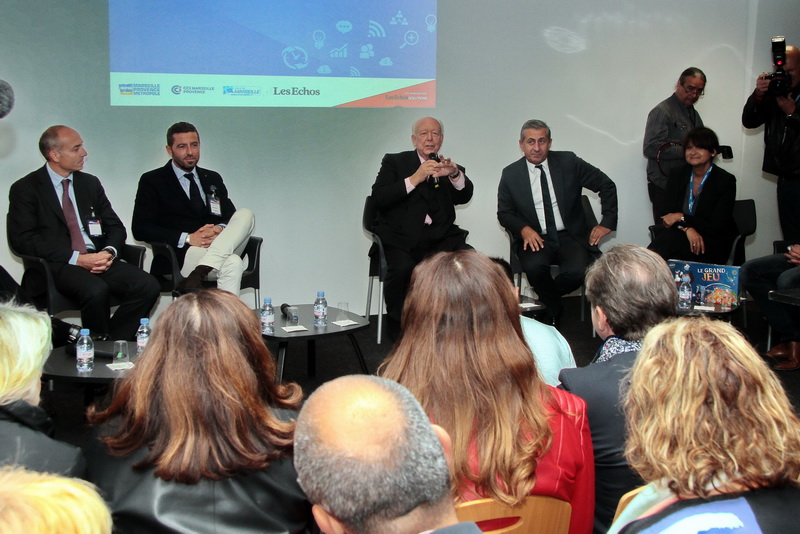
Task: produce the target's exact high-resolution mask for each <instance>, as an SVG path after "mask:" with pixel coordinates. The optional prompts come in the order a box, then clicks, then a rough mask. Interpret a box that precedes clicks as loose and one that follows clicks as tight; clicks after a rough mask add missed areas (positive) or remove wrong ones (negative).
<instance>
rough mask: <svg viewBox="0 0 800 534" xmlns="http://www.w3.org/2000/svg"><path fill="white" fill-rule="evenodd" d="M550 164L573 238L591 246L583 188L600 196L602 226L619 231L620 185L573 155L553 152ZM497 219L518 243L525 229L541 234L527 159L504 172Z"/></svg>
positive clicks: (557, 197)
mask: <svg viewBox="0 0 800 534" xmlns="http://www.w3.org/2000/svg"><path fill="white" fill-rule="evenodd" d="M547 164H548V167H549V168H550V174H551V175H552V180H553V189H555V196H556V199H557V200H558V209H559V211H560V212H561V217H562V219H563V220H564V228H565V229H566V231H567V232H569V234H570V236H572V238H573V239H575V240H576V241H578V242H579V243H583V244H584V245H585V246H586V248H588V249H590V250H592V251H596V250H597V247H592V246H590V245H589V232H591V230H592V229H591V228H590V227H589V225H588V224H587V222H586V218H585V217H584V213H583V204H582V202H581V194H582V191H583V189H584V188H586V189H589V190H590V191H594V192H595V193H598V194H599V195H600V202H601V211H602V219H601V220H600V223H599V224H600V226H605V227H606V228H609V229H611V230H615V229H616V228H617V186H616V185H614V182H612V181H611V178H609V177H608V176H606V174H605V173H604V172H603V171H601V170H600V169H598V168H596V167H593V166H592V165H590V164H588V163H586V162H585V161H583V160H582V159H581V158H579V157H578V156H576V155H575V154H574V153H573V152H559V151H551V152H550V153H549V154H548V156H547ZM497 220H498V221H500V224H501V225H502V226H503V227H504V228H505V229H507V230H508V231H510V232H511V233H512V234H513V235H514V237H515V238H516V239H517V240H519V239H520V236H521V232H522V229H523V228H524V227H525V226H530V227H531V228H533V229H534V230H536V231H537V232H538V233H540V234H541V233H542V226H541V224H540V223H539V217H538V216H537V215H536V207H535V206H534V204H533V192H532V191H531V180H530V174H529V173H528V165H527V161H526V159H525V158H524V157H522V158H520V159H518V160H517V161H515V162H514V163H512V164H511V165H509V166H507V167H506V168H505V169H503V174H502V176H501V177H500V185H499V187H498V189H497Z"/></svg>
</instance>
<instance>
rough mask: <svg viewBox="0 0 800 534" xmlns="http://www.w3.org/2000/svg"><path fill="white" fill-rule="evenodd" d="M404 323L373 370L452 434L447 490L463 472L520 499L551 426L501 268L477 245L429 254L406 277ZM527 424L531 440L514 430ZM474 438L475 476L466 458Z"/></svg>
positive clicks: (498, 493)
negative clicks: (411, 397) (451, 468)
mask: <svg viewBox="0 0 800 534" xmlns="http://www.w3.org/2000/svg"><path fill="white" fill-rule="evenodd" d="M402 323H403V324H402V332H401V334H400V337H399V338H398V340H397V344H396V345H395V347H394V349H393V350H392V353H391V354H390V356H389V358H388V359H387V360H386V361H385V362H384V363H383V364H382V365H381V369H380V370H379V372H380V374H382V375H383V376H385V377H386V378H390V379H393V380H396V381H398V382H399V383H401V384H403V385H404V386H405V387H407V388H408V389H409V390H410V391H411V393H412V394H413V395H414V396H415V397H416V398H417V399H419V401H420V404H422V406H423V408H424V409H425V410H426V412H427V413H428V415H429V416H430V417H431V419H432V420H434V421H436V423H437V424H439V425H441V426H442V427H443V428H444V429H445V430H447V431H448V432H449V433H450V435H451V436H452V438H453V459H454V474H453V478H452V483H453V484H452V485H453V488H454V490H456V491H457V492H458V491H459V481H461V480H464V479H470V480H473V481H474V482H475V484H476V486H477V487H478V488H479V489H480V490H482V491H484V492H485V493H486V494H487V495H490V496H491V497H492V498H496V499H497V500H502V501H503V502H518V501H519V499H521V498H522V497H524V496H525V495H527V494H528V492H529V491H530V489H531V487H532V485H533V473H534V471H535V469H536V459H537V458H538V457H539V456H540V455H541V454H543V453H544V451H546V450H547V448H548V447H549V444H550V442H551V433H550V429H549V427H548V426H547V416H546V414H545V413H544V409H543V407H542V406H543V402H545V401H546V400H547V395H548V394H549V393H548V392H547V388H546V386H545V384H544V382H543V381H542V380H541V378H540V376H539V372H538V370H537V369H536V364H535V362H534V359H533V355H532V354H531V351H530V348H528V345H527V343H526V342H525V339H524V336H523V334H522V328H521V326H520V320H519V301H518V299H517V295H516V292H515V291H514V287H513V286H512V285H511V283H510V282H509V280H508V277H507V276H506V275H505V274H504V273H503V271H502V269H501V268H500V267H499V266H497V265H495V264H494V263H493V262H492V260H490V259H489V258H488V257H486V256H484V255H482V254H480V253H478V252H476V251H472V250H461V251H456V252H440V253H438V254H435V255H433V256H430V257H428V258H427V259H425V260H424V261H422V262H421V263H420V264H419V265H417V267H416V268H415V269H414V272H413V274H412V276H411V285H410V288H409V291H408V294H407V295H406V300H405V304H404V307H403V319H402ZM525 425H527V427H528V428H529V429H531V434H532V435H534V436H536V439H537V441H536V443H534V444H532V445H530V447H528V446H527V445H523V443H527V440H526V439H525V438H524V437H522V436H521V435H520V433H519V428H520V426H525ZM473 438H474V439H475V440H476V441H477V447H478V455H479V462H480V473H478V474H477V475H476V474H475V473H473V471H474V469H471V468H470V467H469V465H468V464H469V455H468V449H469V446H470V440H471V439H473ZM495 447H497V448H495ZM523 448H524V449H525V451H523ZM497 450H505V451H510V453H509V454H503V455H498V454H497ZM531 451H534V452H531ZM499 480H503V481H504V482H503V483H500V482H498V481H499Z"/></svg>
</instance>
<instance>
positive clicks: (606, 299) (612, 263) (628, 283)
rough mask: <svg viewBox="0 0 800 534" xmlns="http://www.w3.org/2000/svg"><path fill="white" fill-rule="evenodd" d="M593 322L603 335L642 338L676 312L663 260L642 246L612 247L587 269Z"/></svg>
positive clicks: (675, 295)
mask: <svg viewBox="0 0 800 534" xmlns="http://www.w3.org/2000/svg"><path fill="white" fill-rule="evenodd" d="M585 284H586V297H587V298H588V299H589V304H590V305H591V308H592V322H593V323H594V326H595V330H597V332H598V334H600V335H601V336H602V337H608V336H609V335H617V336H619V337H621V338H623V339H626V340H628V341H635V340H639V339H642V338H643V337H644V335H645V334H646V333H647V331H648V330H650V329H651V328H652V327H654V326H655V325H657V324H658V323H660V322H661V321H663V320H665V319H667V318H669V317H672V316H674V315H675V310H676V309H677V308H678V291H677V289H676V287H675V283H674V281H673V280H672V274H671V273H670V271H669V267H668V266H667V264H666V262H665V261H664V260H663V259H662V258H661V257H660V256H658V255H657V254H656V253H654V252H652V251H650V250H647V249H646V248H644V247H640V246H638V245H631V244H619V245H614V246H613V247H611V248H610V249H609V250H608V252H606V253H604V254H603V255H602V256H601V257H600V258H599V259H598V260H597V261H595V262H594V263H593V264H592V265H591V266H590V267H589V269H588V270H587V271H586V282H585Z"/></svg>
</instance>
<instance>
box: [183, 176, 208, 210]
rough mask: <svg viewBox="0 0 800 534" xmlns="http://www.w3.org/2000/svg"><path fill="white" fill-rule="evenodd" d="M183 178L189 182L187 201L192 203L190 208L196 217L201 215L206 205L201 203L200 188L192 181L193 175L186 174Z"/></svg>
mask: <svg viewBox="0 0 800 534" xmlns="http://www.w3.org/2000/svg"><path fill="white" fill-rule="evenodd" d="M183 176H184V177H185V178H186V179H187V180H189V200H190V201H191V203H192V207H193V208H194V211H196V212H197V213H198V215H202V214H203V213H204V212H205V210H206V203H205V202H203V197H201V196H200V188H198V187H197V183H196V182H195V181H194V174H192V173H190V172H187V173H186V174H184V175H183Z"/></svg>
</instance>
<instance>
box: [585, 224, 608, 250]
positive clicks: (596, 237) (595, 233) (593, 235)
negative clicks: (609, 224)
mask: <svg viewBox="0 0 800 534" xmlns="http://www.w3.org/2000/svg"><path fill="white" fill-rule="evenodd" d="M610 233H611V229H610V228H606V227H605V226H600V225H599V224H598V225H597V226H595V227H594V228H592V231H591V232H590V233H589V244H590V245H592V246H595V245H597V244H598V243H599V242H600V240H601V239H603V238H604V237H605V236H607V235H608V234H610Z"/></svg>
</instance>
